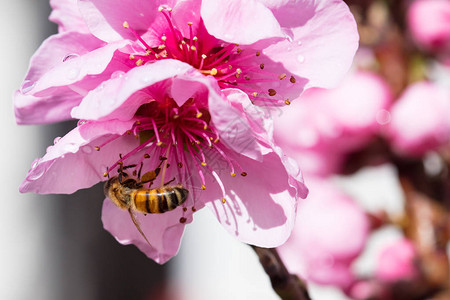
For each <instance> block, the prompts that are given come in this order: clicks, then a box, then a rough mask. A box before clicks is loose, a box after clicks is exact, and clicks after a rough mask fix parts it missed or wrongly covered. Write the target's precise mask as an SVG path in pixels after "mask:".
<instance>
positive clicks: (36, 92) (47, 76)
mask: <svg viewBox="0 0 450 300" xmlns="http://www.w3.org/2000/svg"><path fill="white" fill-rule="evenodd" d="M122 46H123V43H117V44H109V45H105V46H104V43H102V42H101V41H99V40H98V39H96V38H94V37H92V36H90V35H83V34H80V33H74V32H68V33H63V34H59V35H55V36H52V37H50V38H49V39H47V40H46V41H45V42H44V43H43V44H42V46H41V47H40V48H39V50H38V51H37V52H36V53H35V55H34V56H33V58H32V59H31V63H30V69H29V71H28V74H27V76H26V77H25V80H24V83H23V84H22V88H21V89H20V90H19V91H17V92H16V93H15V110H16V117H17V122H18V123H22V124H29V123H49V122H55V121H60V120H65V119H68V118H70V115H69V113H70V110H71V109H72V108H73V107H74V106H76V105H78V103H79V102H80V101H81V99H82V97H83V96H84V95H85V94H86V93H87V90H90V89H91V88H93V87H95V86H97V85H98V84H99V83H100V82H102V81H103V80H104V76H107V77H109V76H110V75H111V73H113V72H114V71H117V70H121V69H124V68H127V67H126V66H125V65H124V64H122V63H121V62H120V61H119V60H117V59H115V60H112V57H113V56H114V55H117V49H118V48H119V47H122ZM102 73H103V74H102ZM99 74H102V75H100V76H98V75H99ZM90 75H97V76H90Z"/></svg>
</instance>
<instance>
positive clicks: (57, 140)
mask: <svg viewBox="0 0 450 300" xmlns="http://www.w3.org/2000/svg"><path fill="white" fill-rule="evenodd" d="M60 139H61V137H60V136H57V137H55V139H54V140H53V144H54V145H56V144H57V143H58V142H59V140H60Z"/></svg>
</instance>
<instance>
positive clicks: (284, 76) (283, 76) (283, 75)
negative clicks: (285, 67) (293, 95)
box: [278, 73, 286, 80]
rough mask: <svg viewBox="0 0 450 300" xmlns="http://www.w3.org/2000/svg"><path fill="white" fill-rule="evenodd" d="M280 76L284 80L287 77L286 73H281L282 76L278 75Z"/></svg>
mask: <svg viewBox="0 0 450 300" xmlns="http://www.w3.org/2000/svg"><path fill="white" fill-rule="evenodd" d="M278 78H280V80H283V79H285V78H286V73H283V74H280V76H278Z"/></svg>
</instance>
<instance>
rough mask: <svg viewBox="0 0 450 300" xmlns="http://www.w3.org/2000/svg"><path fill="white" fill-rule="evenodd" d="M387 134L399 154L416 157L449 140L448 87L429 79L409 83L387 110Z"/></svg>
mask: <svg viewBox="0 0 450 300" xmlns="http://www.w3.org/2000/svg"><path fill="white" fill-rule="evenodd" d="M391 118H392V120H391V122H390V124H389V127H388V136H389V138H390V140H391V142H392V144H393V147H394V148H395V149H396V150H397V151H398V152H400V153H403V154H408V155H413V156H420V155H423V154H424V153H425V152H426V151H429V150H433V149H436V148H437V147H439V146H442V145H444V144H446V143H448V142H449V140H450V90H449V89H448V88H445V87H441V86H439V85H437V84H433V83H431V82H418V83H415V84H413V85H410V86H409V87H408V88H407V89H406V90H405V91H404V92H403V94H402V95H401V96H400V98H399V99H398V100H397V102H395V104H394V105H393V107H392V110H391Z"/></svg>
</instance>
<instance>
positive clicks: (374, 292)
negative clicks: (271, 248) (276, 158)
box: [0, 0, 450, 300]
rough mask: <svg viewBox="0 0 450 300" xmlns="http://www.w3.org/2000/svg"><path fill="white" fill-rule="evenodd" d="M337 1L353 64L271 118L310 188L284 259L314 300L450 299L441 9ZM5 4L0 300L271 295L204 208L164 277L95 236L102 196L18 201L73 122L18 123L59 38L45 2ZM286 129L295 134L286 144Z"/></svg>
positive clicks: (136, 255) (444, 20)
mask: <svg viewBox="0 0 450 300" xmlns="http://www.w3.org/2000/svg"><path fill="white" fill-rule="evenodd" d="M346 2H347V3H348V4H349V6H350V8H351V10H352V12H353V13H354V15H355V18H356V20H357V22H358V28H359V32H360V35H361V43H360V50H359V51H358V53H357V56H356V59H355V63H354V67H353V69H352V70H351V71H350V72H349V75H348V76H347V78H346V79H344V80H343V83H342V85H341V86H340V87H339V89H337V90H333V91H329V92H324V91H321V90H312V91H310V92H308V93H306V94H305V95H304V99H303V101H301V102H300V101H298V103H297V102H296V103H293V105H291V107H290V110H289V111H286V113H284V114H283V115H282V116H281V118H280V119H279V120H277V123H276V124H277V126H278V128H280V130H278V131H276V138H277V139H278V142H279V143H280V144H283V148H284V150H285V151H286V152H287V153H288V154H289V155H290V156H292V157H294V158H295V159H296V160H297V161H298V162H299V163H300V165H301V167H302V170H303V171H304V172H305V178H306V182H307V184H308V185H309V187H310V190H311V195H310V197H309V198H308V199H307V200H306V201H304V202H303V203H301V204H300V206H299V217H298V219H297V225H296V226H297V228H296V231H295V233H294V234H293V237H292V238H291V239H290V241H289V242H288V243H287V244H286V245H284V246H283V247H281V248H280V249H279V251H280V254H281V256H282V258H283V259H284V260H285V262H286V265H287V267H288V269H289V270H290V271H291V272H292V273H296V274H298V275H299V276H301V277H302V278H305V279H306V280H307V282H308V287H309V290H310V293H311V297H312V299H321V300H322V299H330V300H341V299H342V300H345V299H386V300H389V299H402V300H403V299H417V300H420V299H435V300H438V299H439V300H443V299H450V294H449V286H450V280H449V273H450V270H449V260H448V257H449V254H448V253H449V249H448V248H449V247H448V240H449V236H450V234H449V232H450V222H449V217H448V209H449V207H450V197H449V195H450V194H449V193H450V185H449V183H450V182H449V177H448V176H449V172H448V170H449V165H450V164H449V162H450V151H449V149H450V148H449V146H448V145H449V141H450V4H449V3H450V1H448V0H417V1H370V0H351V1H350V0H349V1H346ZM1 7H2V9H1V12H0V14H1V16H2V19H3V20H6V22H5V23H4V26H2V28H1V29H0V30H1V36H2V38H3V43H2V47H1V48H0V51H1V52H2V53H1V54H2V55H1V56H0V57H1V58H0V59H1V66H2V70H3V72H1V74H0V76H1V79H2V80H1V81H0V84H1V85H2V86H1V88H0V93H1V96H2V99H3V101H1V105H2V106H1V110H0V111H1V113H2V118H1V119H0V122H1V125H2V129H3V133H4V134H6V137H5V138H4V139H2V142H1V143H2V150H1V151H2V152H1V154H2V155H1V156H0V157H1V160H2V161H1V165H2V166H3V172H2V173H1V182H2V183H3V186H4V189H3V192H4V195H3V197H4V199H3V203H4V205H3V207H2V209H1V211H0V222H1V226H0V233H1V237H2V238H3V240H2V244H1V247H0V257H1V258H0V261H1V268H0V299H12V300H15V299H17V300H21V299H38V300H40V299H55V300H56V299H69V300H70V299H155V300H168V299H170V300H206V299H208V300H209V299H214V300H222V299H223V300H225V299H237V300H241V299H242V300H244V299H261V300H275V299H279V297H278V296H277V295H276V294H275V293H274V292H273V290H272V289H271V287H270V281H269V279H268V277H267V276H266V274H265V273H264V271H263V270H262V267H261V266H260V265H259V262H258V258H257V256H256V255H255V254H254V253H253V251H252V250H251V249H250V247H248V246H247V245H244V244H241V243H239V242H237V241H236V240H235V239H234V238H232V237H231V236H230V235H228V234H227V233H226V232H225V231H224V230H223V229H222V227H221V226H220V225H219V224H217V222H215V219H214V217H213V216H212V215H211V214H210V213H209V212H208V211H207V210H202V211H200V212H198V213H196V214H195V217H194V222H193V224H190V225H189V226H187V230H186V233H185V236H184V237H183V241H182V245H181V250H180V253H179V254H178V255H177V256H176V257H175V258H174V259H172V260H171V261H170V262H169V263H167V264H166V265H164V266H160V265H158V264H156V263H154V262H153V261H151V260H150V259H148V258H147V257H146V256H145V255H144V254H142V253H141V252H140V251H139V250H138V249H137V248H135V247H134V246H122V245H120V244H119V243H117V242H116V241H115V240H114V238H113V237H112V236H111V235H110V234H109V233H108V232H106V231H105V230H104V229H103V226H102V222H101V219H100V216H101V205H102V201H103V191H102V186H101V185H97V186H95V187H93V188H91V189H89V190H82V191H79V192H77V193H75V194H72V195H32V194H20V193H19V192H18V187H19V185H20V183H21V182H22V180H23V178H24V177H25V175H26V173H27V171H28V169H29V167H30V165H31V163H32V162H33V160H34V159H35V158H37V157H41V156H42V155H43V154H44V153H45V149H46V147H47V146H48V145H52V144H53V140H54V139H55V138H56V137H59V136H63V135H64V134H66V133H67V132H68V131H69V130H70V129H71V128H73V127H74V126H75V123H71V122H67V123H61V124H56V125H55V124H53V125H41V126H35V125H33V126H17V125H16V123H15V120H14V113H13V103H12V93H13V91H14V90H15V89H18V88H19V87H20V84H21V81H22V79H23V77H24V75H25V73H26V70H27V67H28V61H29V59H30V57H31V55H32V54H33V52H34V51H35V50H36V49H37V48H38V47H39V45H40V44H41V43H42V41H43V40H44V39H45V38H47V37H48V36H49V35H51V34H53V33H56V31H57V27H56V25H54V24H52V23H50V22H49V21H48V20H47V18H48V15H49V13H50V6H49V3H48V0H32V1H31V0H15V1H9V2H8V3H5V2H3V3H2V5H1ZM420 21H422V22H420ZM311 112H314V113H311ZM311 116H312V117H311ZM293 124H294V125H295V126H297V128H302V130H301V131H299V132H298V134H297V135H293V134H292V132H291V131H289V132H288V135H287V136H285V134H286V132H284V130H283V128H286V127H284V126H292V125H293Z"/></svg>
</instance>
